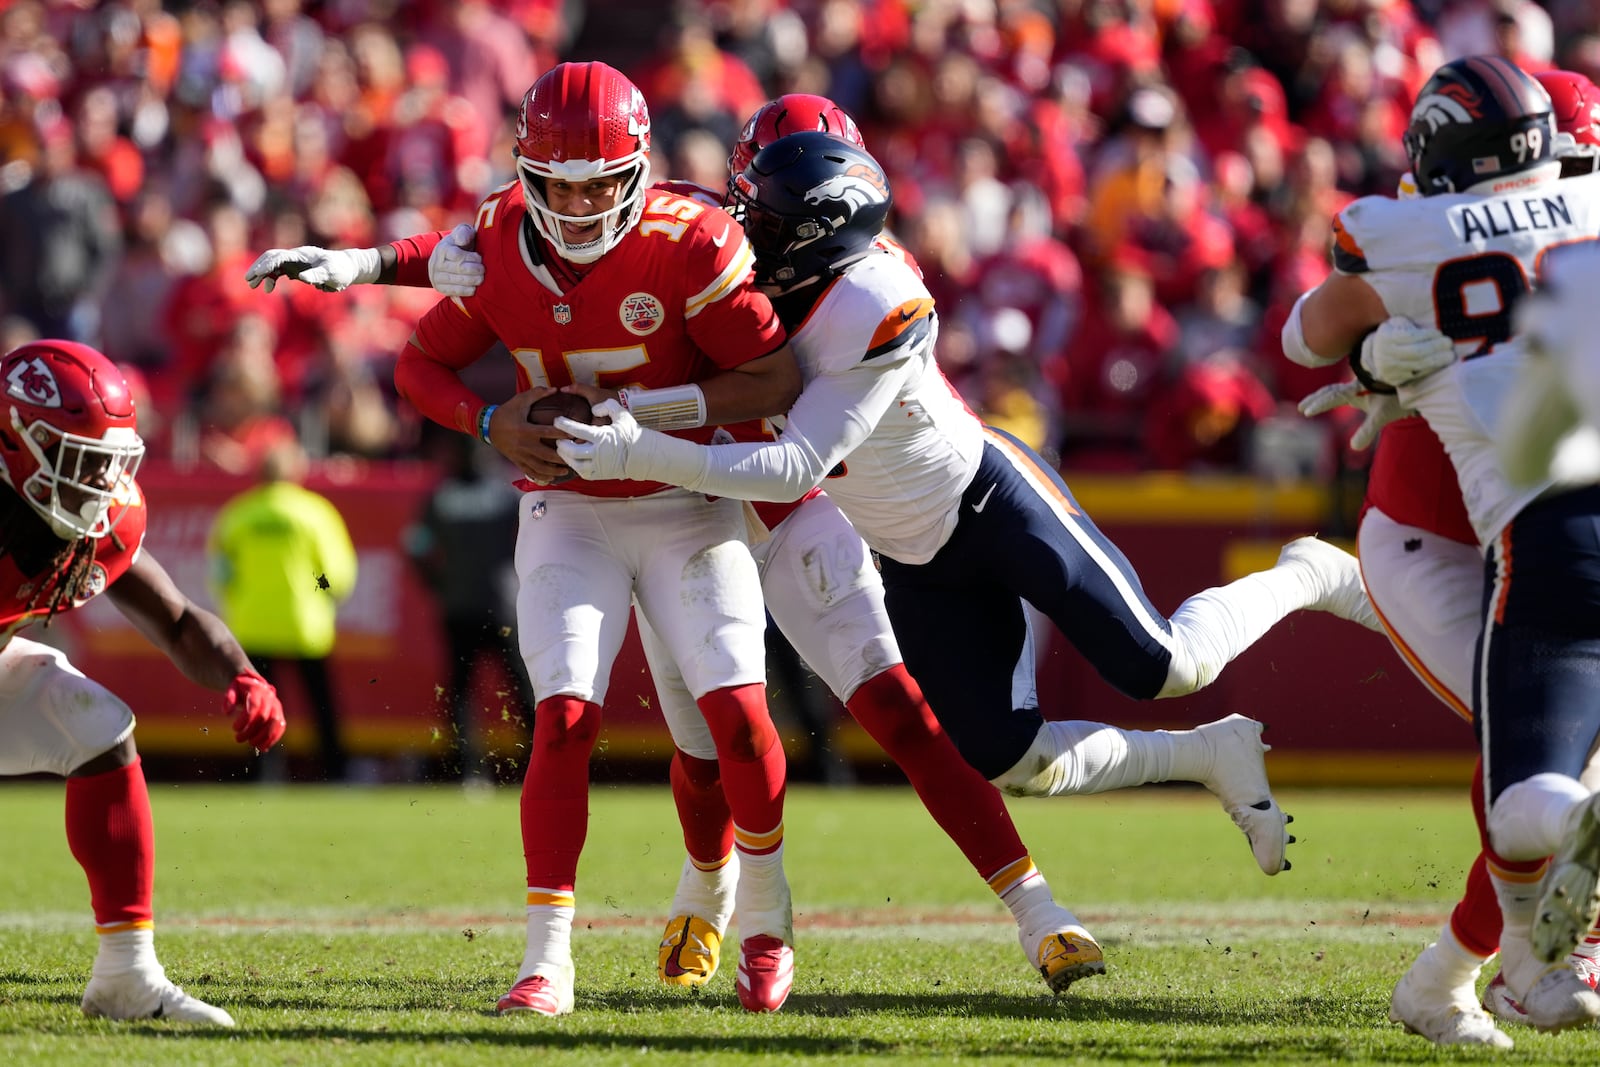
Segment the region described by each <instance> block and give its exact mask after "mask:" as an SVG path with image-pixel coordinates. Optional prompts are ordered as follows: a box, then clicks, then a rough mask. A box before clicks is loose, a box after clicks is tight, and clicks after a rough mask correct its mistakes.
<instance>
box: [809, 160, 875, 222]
mask: <svg viewBox="0 0 1600 1067" xmlns="http://www.w3.org/2000/svg"><path fill="white" fill-rule="evenodd" d="M888 199H889V187H888V186H887V185H885V184H884V180H883V172H882V171H879V170H878V169H877V168H875V167H869V166H867V165H866V164H864V163H857V164H855V165H854V166H852V167H850V168H849V169H848V170H846V171H844V172H843V173H841V174H835V175H833V176H831V177H829V178H828V179H826V180H825V181H823V182H821V183H819V184H817V185H813V186H812V187H811V188H809V189H807V190H806V193H805V201H806V203H808V204H820V203H822V202H823V201H824V200H838V201H841V202H843V203H844V204H845V206H847V207H848V208H849V209H850V211H852V212H854V211H856V210H857V209H859V208H863V207H866V206H867V205H868V204H881V203H884V202H885V201H887V200H888Z"/></svg>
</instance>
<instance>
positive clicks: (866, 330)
mask: <svg viewBox="0 0 1600 1067" xmlns="http://www.w3.org/2000/svg"><path fill="white" fill-rule="evenodd" d="M938 333H939V324H938V318H937V316H936V315H935V313H934V308H933V297H932V296H931V295H930V294H929V293H928V289H927V286H925V285H923V284H922V278H921V276H920V275H919V274H918V273H917V271H916V269H915V268H913V267H911V266H909V265H907V264H906V262H905V261H904V260H902V259H900V258H898V257H896V256H893V255H888V254H876V255H869V256H867V257H866V258H865V259H863V260H861V261H860V262H859V263H856V264H855V265H853V266H852V267H851V268H850V269H849V270H847V271H846V272H845V273H844V274H843V275H841V276H840V277H838V278H837V279H835V280H834V282H833V283H832V285H831V286H830V287H829V289H828V292H827V293H826V294H824V295H823V297H822V299H821V300H820V301H818V303H817V306H816V307H815V308H813V309H812V311H811V314H810V315H809V316H807V318H806V320H805V321H804V322H803V323H801V324H800V326H799V327H798V328H796V329H795V330H793V331H792V332H791V333H790V335H789V343H790V345H791V346H792V347H793V349H794V353H795V356H796V358H797V359H798V360H799V362H800V371H801V375H802V376H803V378H804V379H805V383H806V386H805V389H804V390H802V391H801V394H800V398H799V399H798V400H796V401H795V404H794V406H793V407H792V408H791V409H790V411H789V414H788V416H787V418H786V419H785V420H784V424H785V427H786V428H787V427H788V426H789V425H791V424H792V425H794V426H795V427H796V428H797V429H798V430H800V431H801V432H802V433H803V434H804V436H805V438H806V440H807V441H809V442H810V443H811V444H812V445H813V447H815V448H816V449H817V451H818V452H819V453H821V454H823V457H824V461H826V460H827V459H828V458H831V457H830V455H829V453H831V452H834V451H838V450H839V445H840V444H842V443H847V442H848V441H849V439H850V438H851V437H854V436H855V434H854V433H853V432H852V431H851V429H850V428H849V427H850V426H851V424H854V425H856V426H859V427H861V428H864V429H866V436H865V437H864V438H862V439H860V441H859V443H856V444H855V445H854V447H853V448H851V449H850V450H849V451H848V452H847V453H843V452H841V453H840V454H839V455H838V457H837V462H838V466H837V467H832V466H831V465H830V473H829V475H828V477H827V480H826V481H825V482H824V486H825V488H826V489H827V490H828V496H829V497H831V498H832V499H833V502H834V503H835V504H837V505H838V507H839V510H840V511H842V512H844V514H845V516H846V517H847V518H848V519H849V520H850V523H851V525H853V526H854V527H855V528H856V530H857V532H859V533H860V534H861V536H862V538H863V539H864V540H865V541H866V542H867V544H869V545H871V546H872V547H873V548H874V549H877V550H878V551H879V552H882V553H884V554H885V555H887V556H889V557H891V558H893V559H897V560H899V561H901V562H902V563H925V562H927V561H928V560H929V559H932V558H933V555H934V553H936V552H938V551H939V548H940V547H941V546H942V545H943V544H944V542H945V540H946V539H947V538H948V537H949V536H950V531H951V530H952V529H954V528H955V524H956V518H957V509H958V508H959V506H960V503H961V494H962V493H963V492H964V491H965V490H966V488H967V484H968V483H969V482H971V481H972V479H973V477H974V476H975V475H976V473H977V470H978V461H979V460H980V459H981V458H982V456H983V424H982V423H981V422H979V421H978V417H977V416H976V415H974V414H973V413H972V411H971V410H970V409H969V408H968V407H967V406H966V404H964V403H963V402H962V401H961V398H960V396H959V395H958V394H957V393H956V391H955V388H954V387H953V386H951V384H950V382H949V381H948V380H947V379H946V378H945V376H944V374H943V372H942V371H940V370H939V366H938V364H937V363H936V362H935V361H934V357H933V350H934V342H935V340H936V339H937V337H938ZM808 394H809V397H808ZM829 409H833V412H834V414H835V416H836V417H839V422H838V424H837V429H835V424H834V422H833V420H832V419H830V417H829V416H830V410H829Z"/></svg>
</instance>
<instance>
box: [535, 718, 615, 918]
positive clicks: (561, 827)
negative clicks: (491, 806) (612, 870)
mask: <svg viewBox="0 0 1600 1067" xmlns="http://www.w3.org/2000/svg"><path fill="white" fill-rule="evenodd" d="M599 736H600V705H598V704H591V703H588V702H586V701H582V700H579V699H578V698H577V697H572V696H555V697H550V698H549V699H547V700H541V701H540V702H539V705H538V707H536V708H535V709H534V712H533V754H532V756H530V757H529V759H528V773H527V774H526V776H524V777H523V779H522V855H523V858H524V859H525V860H527V864H528V884H529V885H530V886H541V887H543V888H545V889H571V888H572V887H573V884H574V883H575V882H576V881H577V877H578V854H579V853H581V852H582V851H583V841H584V838H585V837H587V836H588V832H589V754H590V753H591V752H592V751H594V743H595V741H596V740H597V739H598V738H599Z"/></svg>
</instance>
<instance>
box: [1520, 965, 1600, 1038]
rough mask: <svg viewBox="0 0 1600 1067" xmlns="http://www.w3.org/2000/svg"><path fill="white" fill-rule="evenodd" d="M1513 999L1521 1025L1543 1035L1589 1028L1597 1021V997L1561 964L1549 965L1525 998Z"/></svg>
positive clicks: (1599, 1013)
mask: <svg viewBox="0 0 1600 1067" xmlns="http://www.w3.org/2000/svg"><path fill="white" fill-rule="evenodd" d="M1513 996H1514V998H1515V1000H1516V1002H1517V1003H1518V1004H1519V1005H1520V1006H1521V1008H1522V1010H1523V1013H1524V1015H1525V1020H1524V1021H1526V1022H1527V1024H1528V1025H1529V1026H1531V1027H1533V1028H1534V1029H1535V1030H1543V1031H1545V1032H1546V1033H1551V1034H1554V1033H1559V1032H1561V1031H1562V1030H1571V1029H1572V1028H1573V1027H1575V1026H1589V1025H1591V1024H1592V1023H1594V1021H1595V1020H1596V1019H1600V993H1596V992H1595V991H1594V989H1592V988H1591V987H1590V986H1589V983H1588V982H1585V981H1584V980H1583V979H1582V978H1579V977H1578V976H1577V975H1576V974H1574V973H1573V971H1572V968H1571V967H1569V966H1567V963H1566V961H1565V960H1563V961H1562V962H1560V963H1554V964H1551V965H1550V968H1549V969H1548V970H1546V971H1545V972H1544V973H1543V974H1541V975H1540V976H1539V977H1538V979H1537V980H1535V981H1534V983H1533V987H1532V988H1530V989H1529V990H1528V992H1527V993H1526V994H1524V995H1523V996H1520V997H1516V996H1515V994H1513Z"/></svg>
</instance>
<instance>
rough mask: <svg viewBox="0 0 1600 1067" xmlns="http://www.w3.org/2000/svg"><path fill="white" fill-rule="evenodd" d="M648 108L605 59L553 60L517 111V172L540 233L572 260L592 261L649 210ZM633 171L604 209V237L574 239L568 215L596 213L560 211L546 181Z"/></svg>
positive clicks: (578, 179) (580, 179)
mask: <svg viewBox="0 0 1600 1067" xmlns="http://www.w3.org/2000/svg"><path fill="white" fill-rule="evenodd" d="M649 152H650V109H649V108H648V107H647V106H646V105H645V100H644V94H643V93H641V92H640V91H639V87H638V86H636V85H634V84H633V82H631V81H629V80H628V79H627V78H625V77H624V76H623V75H622V72H621V71H619V70H617V69H616V68H614V67H609V66H607V65H606V64H604V63H561V64H558V65H556V66H554V67H551V68H550V69H549V70H548V71H546V72H545V73H544V75H543V76H542V77H540V78H539V80H538V81H536V82H534V83H533V88H531V89H529V90H528V95H526V96H524V97H523V98H522V110H521V111H520V112H519V113H518V115H517V145H516V150H515V155H516V160H517V174H518V176H519V177H520V178H521V180H522V197H523V199H524V200H525V201H526V202H527V205H528V214H529V216H530V217H531V218H532V219H533V223H534V225H535V226H537V227H538V228H539V232H540V233H541V234H543V235H544V237H545V239H546V240H548V241H549V242H550V243H551V244H552V245H554V246H555V249H556V251H557V252H559V253H560V254H561V256H562V257H563V258H565V259H569V260H571V261H572V262H574V263H592V262H594V261H595V260H597V259H599V258H600V257H601V256H603V255H605V254H606V253H607V252H609V251H611V249H613V248H615V247H616V245H617V242H618V241H620V240H622V238H623V237H624V236H625V235H626V234H627V232H628V231H629V230H630V229H632V228H633V226H634V225H635V224H636V223H637V222H638V221H639V216H640V215H641V214H642V213H643V212H644V191H645V186H647V185H649V184H650V158H649ZM612 175H627V177H626V178H624V180H623V183H622V189H621V191H620V192H619V193H618V194H617V202H616V204H615V205H614V206H613V207H612V208H611V209H610V210H609V211H606V212H604V213H603V214H602V215H601V228H600V236H599V237H597V238H595V239H594V240H592V241H586V242H584V243H583V244H571V243H569V242H568V240H567V238H566V235H565V233H564V232H563V231H562V228H561V224H562V223H563V222H590V221H593V220H592V219H588V218H583V217H579V216H572V215H561V214H558V213H556V212H554V211H551V210H550V207H549V205H548V204H546V203H545V197H544V183H545V182H546V181H550V180H559V181H568V182H586V181H590V180H592V179H594V178H604V177H610V176H612Z"/></svg>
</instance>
